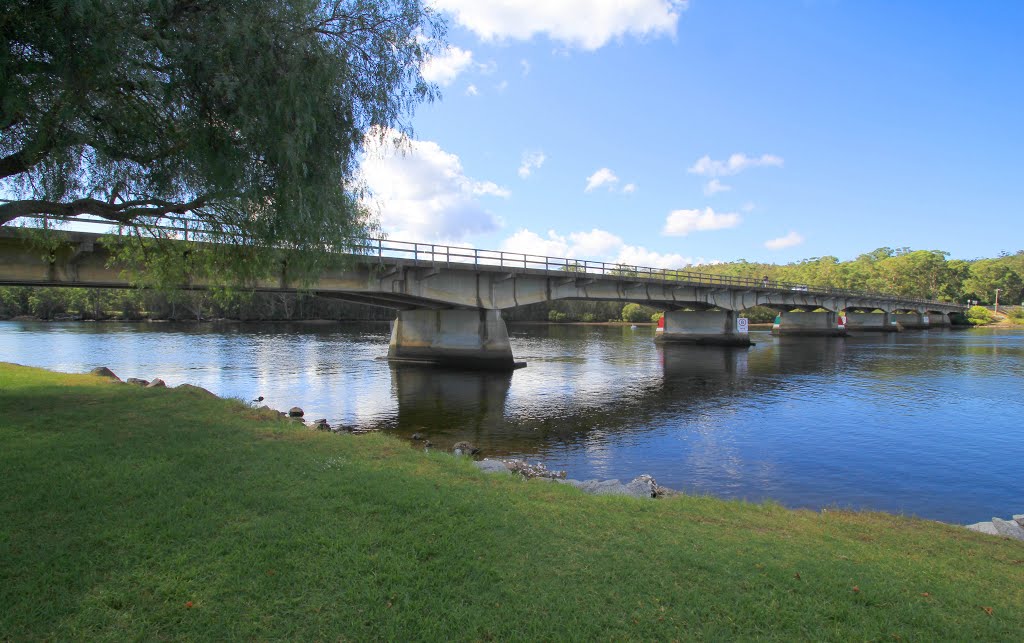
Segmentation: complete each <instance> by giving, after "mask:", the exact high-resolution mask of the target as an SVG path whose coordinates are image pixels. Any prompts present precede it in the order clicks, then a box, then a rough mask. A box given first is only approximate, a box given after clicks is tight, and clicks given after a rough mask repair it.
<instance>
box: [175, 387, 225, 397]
mask: <svg viewBox="0 0 1024 643" xmlns="http://www.w3.org/2000/svg"><path fill="white" fill-rule="evenodd" d="M174 390H176V391H191V392H194V393H200V394H202V395H207V396H209V397H217V396H216V395H214V394H213V393H211V392H210V391H207V390H206V389H205V388H203V387H202V386H196V385H195V384H178V385H177V386H175V387H174Z"/></svg>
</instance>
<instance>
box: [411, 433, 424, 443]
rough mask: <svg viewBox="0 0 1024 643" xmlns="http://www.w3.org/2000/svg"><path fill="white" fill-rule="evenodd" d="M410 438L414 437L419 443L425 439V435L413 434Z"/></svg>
mask: <svg viewBox="0 0 1024 643" xmlns="http://www.w3.org/2000/svg"><path fill="white" fill-rule="evenodd" d="M410 437H412V439H413V440H416V441H417V442H419V441H420V440H422V439H423V434H422V433H413V434H412V436H410Z"/></svg>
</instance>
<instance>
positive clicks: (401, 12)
mask: <svg viewBox="0 0 1024 643" xmlns="http://www.w3.org/2000/svg"><path fill="white" fill-rule="evenodd" d="M0 25H2V27H3V30H2V33H3V41H2V42H3V45H2V46H0V90H2V95H0V131H2V132H3V135H2V136H0V189H2V191H3V193H5V194H6V195H12V196H13V199H12V200H10V201H7V202H0V224H6V223H8V222H10V221H13V220H15V219H16V218H17V217H21V216H27V215H39V214H43V215H63V216H79V215H83V214H91V215H96V216H100V217H103V218H105V219H107V220H110V221H116V222H119V223H128V222H133V223H141V224H147V223H152V222H154V221H156V220H157V219H158V218H159V217H162V216H165V215H172V214H173V215H175V216H178V217H181V218H182V219H184V220H187V221H188V222H190V224H191V226H192V227H193V228H195V229H197V230H199V231H200V233H199V237H198V238H199V239H201V240H204V241H206V242H208V243H215V244H216V245H217V246H218V247H220V246H222V245H225V244H238V243H242V244H246V245H249V246H251V247H253V248H256V249H258V250H266V249H269V248H282V249H300V248H301V249H303V250H305V251H307V252H305V253H304V254H305V255H306V256H304V257H303V259H302V260H301V261H298V260H293V261H292V263H291V264H290V266H289V269H290V271H291V273H292V275H293V276H294V275H298V274H299V273H300V272H301V271H302V270H304V269H309V270H315V269H318V268H320V267H321V262H320V261H319V260H320V259H322V258H323V257H324V255H325V251H327V250H330V249H339V248H343V247H345V245H346V244H347V243H349V242H350V241H351V240H352V239H358V238H359V237H362V236H365V235H367V234H370V233H372V232H373V231H375V230H376V228H375V224H374V223H373V222H372V220H371V219H370V217H369V216H368V213H367V212H366V211H365V210H364V209H363V208H362V207H361V206H360V201H359V197H360V195H361V194H362V192H363V187H362V186H361V184H360V183H359V182H358V180H357V178H356V176H355V168H356V167H357V164H358V156H359V153H360V150H361V149H362V146H363V142H364V140H365V137H366V136H375V137H379V138H383V137H390V136H395V135H396V134H397V133H398V132H402V131H406V130H407V129H408V127H407V123H406V121H407V119H408V116H409V115H410V113H411V111H412V109H413V108H414V107H415V106H416V105H417V104H418V103H420V102H421V101H424V100H432V99H433V98H434V97H435V96H436V93H437V91H436V88H435V87H433V86H432V85H430V84H428V83H426V82H425V81H424V79H423V78H422V76H421V75H420V68H421V66H422V65H423V63H424V61H425V60H426V59H427V58H428V57H429V56H430V55H431V53H432V52H433V51H435V50H436V49H437V48H438V47H440V46H441V45H442V44H443V43H442V41H441V39H442V38H443V31H444V28H443V24H442V23H441V22H440V20H439V19H438V17H437V16H436V14H435V13H434V12H433V11H432V10H430V9H429V8H427V7H426V6H425V4H424V3H423V2H421V0H337V1H335V0H223V1H219V2H185V1H178V2H167V1H164V0H125V1H119V2H40V1H38V0H7V1H6V2H3V3H0ZM150 232H151V233H152V234H153V236H155V237H159V236H161V235H160V233H159V232H157V231H155V230H153V229H151V230H150ZM194 238H195V237H194ZM231 252H232V251H225V254H224V256H223V257H222V263H223V265H222V266H221V267H220V268H221V272H220V274H222V275H223V274H224V272H223V271H224V270H234V269H236V268H239V267H240V265H241V264H240V262H243V263H244V260H243V259H242V258H240V257H239V256H237V255H233V254H231ZM243 276H244V275H243Z"/></svg>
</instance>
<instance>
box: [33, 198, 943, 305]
mask: <svg viewBox="0 0 1024 643" xmlns="http://www.w3.org/2000/svg"><path fill="white" fill-rule="evenodd" d="M26 219H37V220H40V221H43V225H44V226H45V225H47V224H48V223H49V222H51V221H55V222H58V223H61V222H72V223H78V224H81V223H91V224H96V225H108V226H111V228H110V229H109V230H107V231H105V232H104V234H115V235H116V234H124V233H125V232H124V231H125V230H131V229H135V228H137V227H140V226H133V225H123V224H118V223H117V222H112V221H108V220H103V219H88V220H86V219H82V218H79V217H62V216H49V217H26ZM141 227H145V228H146V229H149V230H153V231H155V232H158V233H160V234H163V235H165V236H167V237H170V238H177V239H182V240H206V241H209V240H221V241H222V242H223V240H224V238H225V237H227V239H228V240H229V241H231V240H233V239H236V238H237V237H234V236H231V235H228V234H226V233H219V232H215V231H211V230H209V229H206V228H203V227H202V226H201V225H199V224H198V223H197V222H196V221H195V220H194V219H186V218H181V217H175V216H166V217H162V218H161V219H160V220H158V221H156V222H154V223H152V224H147V225H146V226H141ZM344 252H346V253H350V254H357V255H360V256H364V257H377V258H378V259H379V260H381V261H383V260H385V259H403V260H411V261H412V262H413V263H414V264H416V265H420V264H422V265H431V266H435V265H438V264H444V265H446V266H447V265H452V264H455V265H472V266H491V267H498V268H507V269H509V270H513V271H514V270H538V271H545V272H559V273H564V274H565V276H566V277H567V278H568V277H571V276H574V275H575V276H578V277H579V278H587V277H616V278H626V279H630V280H637V281H645V282H655V283H660V284H665V283H671V284H674V285H680V286H682V285H687V286H705V287H706V286H722V287H725V288H747V289H752V290H771V291H779V292H786V293H788V294H792V293H794V292H799V293H806V294H807V295H819V296H820V295H825V296H836V297H851V298H860V299H880V300H886V301H898V302H900V303H906V304H913V305H931V304H936V305H944V306H948V305H950V302H942V301H936V300H929V299H916V298H909V297H902V296H899V295H888V294H880V293H869V292H862V291H855V290H847V289H843V288H833V287H831V286H824V287H820V286H819V287H811V286H808V285H807V284H802V283H795V282H787V281H775V280H765V279H751V278H749V277H733V276H729V275H711V274H706V273H702V272H698V271H695V270H677V269H669V268H653V267H650V266H636V265H631V264H623V263H610V262H605V261H592V260H588V259H573V258H570V257H550V256H546V255H536V254H528V253H520V252H509V251H506V250H485V249H480V248H469V247H465V246H451V245H446V244H435V243H421V242H415V241H399V240H394V239H387V238H372V239H355V240H353V241H352V242H351V243H350V244H349V245H348V246H347V247H346V248H345V249H344Z"/></svg>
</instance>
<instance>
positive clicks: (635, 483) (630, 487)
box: [626, 473, 658, 498]
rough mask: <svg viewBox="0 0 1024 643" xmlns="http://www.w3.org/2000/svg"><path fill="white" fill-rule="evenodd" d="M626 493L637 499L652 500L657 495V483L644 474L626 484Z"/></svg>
mask: <svg viewBox="0 0 1024 643" xmlns="http://www.w3.org/2000/svg"><path fill="white" fill-rule="evenodd" d="M626 493H627V494H629V495H631V496H634V497H637V498H654V497H656V496H657V495H658V483H657V482H655V481H654V478H653V477H651V476H649V475H647V474H646V473H645V474H643V475H640V476H637V477H636V478H633V479H632V480H630V481H629V483H628V484H626Z"/></svg>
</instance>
